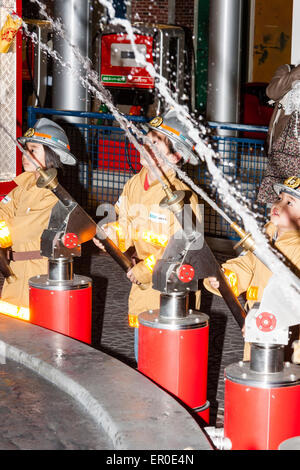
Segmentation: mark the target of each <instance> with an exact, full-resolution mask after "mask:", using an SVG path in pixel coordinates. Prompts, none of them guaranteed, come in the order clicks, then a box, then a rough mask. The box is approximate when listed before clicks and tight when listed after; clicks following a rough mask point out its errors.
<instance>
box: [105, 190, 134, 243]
mask: <svg viewBox="0 0 300 470" xmlns="http://www.w3.org/2000/svg"><path fill="white" fill-rule="evenodd" d="M115 211H116V214H117V216H118V220H117V222H113V223H110V224H107V225H108V226H110V227H112V228H113V229H114V230H115V232H116V234H115V237H112V239H113V241H114V242H115V243H116V244H117V245H118V246H119V248H120V250H121V251H123V252H124V251H127V250H128V248H129V247H130V246H133V244H134V243H133V240H132V233H131V229H130V223H131V218H130V217H129V210H128V190H127V185H126V184H125V186H124V188H123V191H122V194H121V196H120V197H119V199H118V201H117V203H116V204H115Z"/></svg>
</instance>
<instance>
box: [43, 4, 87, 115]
mask: <svg viewBox="0 0 300 470" xmlns="http://www.w3.org/2000/svg"><path fill="white" fill-rule="evenodd" d="M89 11H90V1H89V0H55V3H54V16H55V18H60V19H61V22H62V25H63V28H64V30H65V31H66V36H67V38H68V42H67V41H66V40H65V39H62V38H61V37H59V36H58V35H57V34H56V35H55V36H54V49H55V50H56V51H57V52H58V53H59V54H60V55H61V56H62V58H63V60H64V61H65V62H69V63H70V64H72V71H70V70H68V69H67V68H66V67H62V66H61V64H59V63H58V62H57V61H54V64H53V95H52V96H53V102H52V105H53V107H54V108H56V109H64V110H79V111H88V110H89V103H88V97H89V95H88V90H87V88H86V87H84V86H83V85H82V84H81V83H80V81H79V80H78V75H81V76H82V77H85V74H86V72H85V71H84V70H83V67H82V65H81V64H80V62H79V61H78V59H77V58H76V57H75V55H74V52H73V50H72V47H71V46H70V44H69V43H71V44H74V46H75V47H76V48H77V49H78V51H79V52H80V54H81V55H82V56H83V57H86V58H88V56H89ZM72 121H74V118H72Z"/></svg>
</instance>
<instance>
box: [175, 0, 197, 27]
mask: <svg viewBox="0 0 300 470" xmlns="http://www.w3.org/2000/svg"><path fill="white" fill-rule="evenodd" d="M175 22H176V25H177V26H185V27H187V28H189V29H190V30H191V31H192V32H193V30H194V0H176V10H175Z"/></svg>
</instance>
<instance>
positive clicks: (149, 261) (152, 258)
mask: <svg viewBox="0 0 300 470" xmlns="http://www.w3.org/2000/svg"><path fill="white" fill-rule="evenodd" d="M155 264H156V258H155V256H154V255H150V256H148V257H147V258H145V259H144V265H145V266H146V267H147V268H148V269H149V271H150V272H151V273H152V272H153V269H154V266H155Z"/></svg>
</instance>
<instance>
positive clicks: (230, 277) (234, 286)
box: [224, 269, 239, 297]
mask: <svg viewBox="0 0 300 470" xmlns="http://www.w3.org/2000/svg"><path fill="white" fill-rule="evenodd" d="M224 274H225V277H226V279H227V281H228V282H229V285H230V287H231V290H232V292H233V293H234V295H235V296H236V297H238V295H239V291H238V279H237V275H236V274H235V273H234V272H233V271H230V270H229V269H225V271H224Z"/></svg>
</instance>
